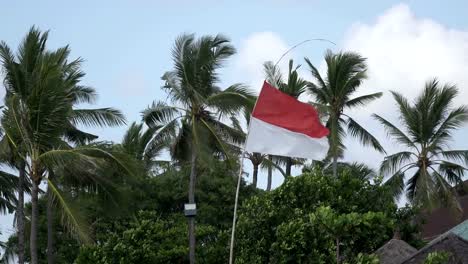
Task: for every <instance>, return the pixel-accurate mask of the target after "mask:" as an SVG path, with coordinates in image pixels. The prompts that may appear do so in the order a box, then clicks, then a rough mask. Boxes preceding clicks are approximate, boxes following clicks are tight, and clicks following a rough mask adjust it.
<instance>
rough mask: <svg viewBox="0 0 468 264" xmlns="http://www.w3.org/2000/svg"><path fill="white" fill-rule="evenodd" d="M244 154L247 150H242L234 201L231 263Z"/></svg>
mask: <svg viewBox="0 0 468 264" xmlns="http://www.w3.org/2000/svg"><path fill="white" fill-rule="evenodd" d="M244 156H245V151H242V154H241V157H240V164H239V175H238V177H237V189H236V198H235V202H234V216H233V217H232V230H231V245H230V248H229V264H233V260H234V236H235V234H236V220H237V204H238V202H239V190H240V185H241V179H242V171H243V169H244Z"/></svg>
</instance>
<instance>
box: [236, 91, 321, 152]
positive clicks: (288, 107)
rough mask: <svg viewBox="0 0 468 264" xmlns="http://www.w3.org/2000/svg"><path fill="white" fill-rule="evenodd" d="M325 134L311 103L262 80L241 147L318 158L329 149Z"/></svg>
mask: <svg viewBox="0 0 468 264" xmlns="http://www.w3.org/2000/svg"><path fill="white" fill-rule="evenodd" d="M328 133H329V131H328V129H327V128H326V127H324V126H323V125H322V124H321V123H320V119H319V116H318V114H317V111H316V110H315V109H314V108H313V107H312V106H311V105H309V104H306V103H302V102H300V101H298V100H296V99H295V98H294V97H291V96H289V95H287V94H284V93H282V92H281V91H279V90H278V89H276V88H274V87H273V86H271V85H270V84H268V83H267V82H264V84H263V88H262V91H261V92H260V95H259V97H258V100H257V104H256V105H255V109H254V111H253V113H252V116H251V118H250V126H249V134H248V137H247V141H246V145H245V150H246V151H247V152H258V153H264V154H272V155H279V156H286V157H297V158H308V159H315V160H320V159H323V158H325V155H326V153H327V151H328V148H329V146H328V140H327V135H328Z"/></svg>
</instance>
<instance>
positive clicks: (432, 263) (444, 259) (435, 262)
mask: <svg viewBox="0 0 468 264" xmlns="http://www.w3.org/2000/svg"><path fill="white" fill-rule="evenodd" d="M450 255H451V254H450V253H448V252H439V251H437V252H431V253H429V254H428V255H427V257H426V260H424V264H448V263H449V258H450Z"/></svg>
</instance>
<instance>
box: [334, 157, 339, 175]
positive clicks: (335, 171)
mask: <svg viewBox="0 0 468 264" xmlns="http://www.w3.org/2000/svg"><path fill="white" fill-rule="evenodd" d="M337 174H338V155H337V154H333V177H337Z"/></svg>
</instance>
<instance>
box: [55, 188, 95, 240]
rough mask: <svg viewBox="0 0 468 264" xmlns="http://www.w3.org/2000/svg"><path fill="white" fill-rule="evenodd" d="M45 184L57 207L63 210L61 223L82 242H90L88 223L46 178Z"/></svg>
mask: <svg viewBox="0 0 468 264" xmlns="http://www.w3.org/2000/svg"><path fill="white" fill-rule="evenodd" d="M47 185H48V187H49V188H50V190H51V193H52V194H53V197H54V198H55V200H56V201H57V203H58V205H59V208H61V209H62V210H63V213H62V224H63V225H64V226H65V227H66V228H67V229H68V230H69V231H70V232H72V233H75V234H78V237H79V239H80V240H81V241H82V242H84V243H90V242H91V240H92V239H91V235H90V233H91V232H90V230H89V225H88V224H86V223H85V221H84V220H83V219H82V217H81V216H80V215H79V213H78V210H75V209H73V208H72V206H71V202H70V201H67V199H66V198H65V195H64V194H63V193H61V192H60V191H59V190H58V188H57V187H56V186H55V185H54V184H53V183H52V181H51V180H49V179H47Z"/></svg>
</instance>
